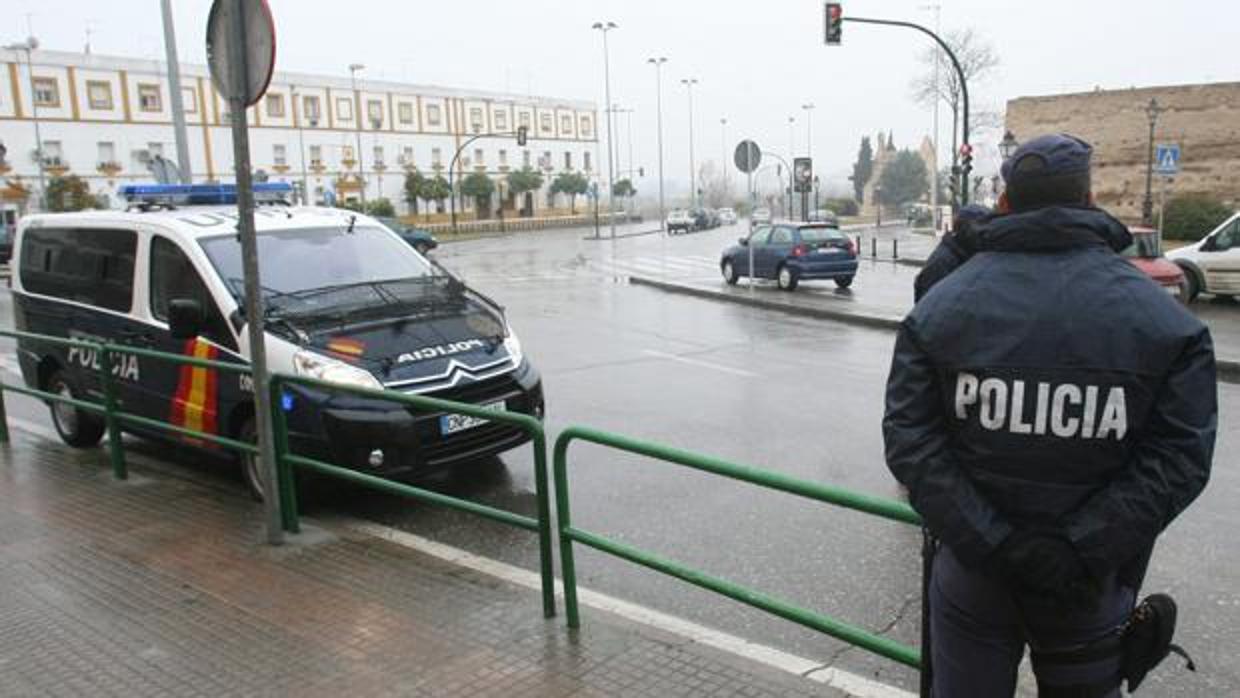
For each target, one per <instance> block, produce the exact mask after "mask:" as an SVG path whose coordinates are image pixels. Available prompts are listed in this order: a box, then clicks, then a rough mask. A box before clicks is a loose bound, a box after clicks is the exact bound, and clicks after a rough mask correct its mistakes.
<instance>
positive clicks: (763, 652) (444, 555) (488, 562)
mask: <svg viewBox="0 0 1240 698" xmlns="http://www.w3.org/2000/svg"><path fill="white" fill-rule="evenodd" d="M336 521H337V523H338V524H339V525H343V526H344V527H346V528H349V529H351V530H354V531H358V532H361V533H366V534H368V535H372V536H375V537H377V538H382V539H384V540H388V541H391V542H393V543H396V544H397V545H401V546H404V547H407V548H410V549H412V550H416V551H418V552H420V553H423V554H425V555H430V556H431V557H435V558H438V559H440V560H444V561H446V562H450V563H452V564H455V565H460V566H461V567H465V568H468V569H471V570H474V571H475V572H481V573H482V574H486V575H488V576H491V577H496V578H498V579H501V580H504V581H506V582H510V583H512V584H516V585H518V586H523V587H526V588H529V589H535V590H541V588H542V579H541V577H540V576H539V575H538V574H537V573H536V572H531V571H529V570H526V569H522V568H520V567H516V566H515V565H510V564H508V563H506V562H500V561H499V560H493V559H491V558H488V557H483V556H481V555H475V554H473V553H470V552H467V551H465V550H461V549H460V548H454V547H452V546H450V545H444V544H443V543H437V542H435V541H433V540H429V539H427V538H423V537H421V536H418V535H415V534H412V533H408V532H406V531H400V530H397V529H394V528H391V527H389V526H384V525H382V524H377V523H372V522H369V521H358V520H356V519H349V518H344V517H341V518H338V519H336ZM556 595H557V596H558V597H559V598H560V599H561V600H562V599H563V595H564V586H563V583H562V582H561V581H560V580H559V579H557V580H556ZM577 601H578V603H579V604H580V605H582V606H588V607H590V608H594V609H597V610H600V611H605V612H608V613H614V614H615V615H617V616H620V617H622V618H625V619H627V620H630V621H633V622H636V623H641V624H643V625H648V626H650V627H653V628H657V629H659V630H662V631H664V632H668V633H672V634H674V635H679V636H680V637H683V638H685V639H687V640H690V641H692V642H697V643H700V644H703V645H706V646H708V647H713V648H715V649H717V650H722V651H724V652H729V653H731V654H735V655H737V656H739V657H743V658H745V659H748V660H750V661H753V662H757V663H759V664H763V665H766V666H768V667H771V668H773V669H778V670H779V671H784V672H787V673H789V674H795V675H797V676H801V677H804V678H807V679H809V680H811V681H815V682H817V683H821V684H825V685H827V686H830V687H832V688H835V689H837V690H841V691H844V692H845V693H847V694H848V695H849V696H852V697H853V698H915V694H913V693H909V692H908V691H905V690H902V689H899V688H896V687H895V686H889V685H887V684H884V683H880V682H878V681H874V680H873V679H868V678H866V677H864V676H860V675H858V674H853V673H851V672H848V671H844V670H842V669H837V668H834V667H824V666H823V665H824V664H825V662H823V661H816V660H813V659H806V658H805V657H800V656H797V655H795V654H791V653H789V652H785V651H783V650H780V649H776V648H774V647H771V646H769V645H763V644H760V643H757V642H752V641H750V640H746V639H744V638H742V637H738V636H736V635H732V634H731V633H726V632H723V631H722V630H716V629H715V628H710V627H707V626H704V625H700V624H698V623H694V622H693V621H690V620H686V619H684V618H680V617H677V616H673V615H670V614H667V613H663V612H662V611H656V610H654V609H652V608H647V607H645V606H642V605H640V604H636V603H632V602H629V601H624V600H622V599H617V598H615V597H614V596H608V595H607V594H603V593H600V592H597V591H592V590H590V589H587V588H585V587H581V586H578V587H577Z"/></svg>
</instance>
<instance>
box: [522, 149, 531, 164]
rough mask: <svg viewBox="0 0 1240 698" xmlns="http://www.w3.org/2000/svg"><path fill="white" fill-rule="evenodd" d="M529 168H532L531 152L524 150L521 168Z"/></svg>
mask: <svg viewBox="0 0 1240 698" xmlns="http://www.w3.org/2000/svg"><path fill="white" fill-rule="evenodd" d="M529 166H530V151H528V150H523V151H521V167H529Z"/></svg>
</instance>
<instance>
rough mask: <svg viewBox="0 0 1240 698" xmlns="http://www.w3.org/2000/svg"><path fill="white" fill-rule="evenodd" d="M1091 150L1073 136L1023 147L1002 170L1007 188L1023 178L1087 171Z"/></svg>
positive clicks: (1035, 141)
mask: <svg viewBox="0 0 1240 698" xmlns="http://www.w3.org/2000/svg"><path fill="white" fill-rule="evenodd" d="M1093 152H1094V149H1093V146H1091V145H1090V144H1088V143H1086V142H1085V141H1083V140H1081V139H1080V138H1077V137H1076V136H1069V135H1068V134H1066V133H1055V134H1050V135H1046V136H1038V137H1037V138H1034V139H1033V140H1030V141H1026V142H1025V143H1022V144H1021V146H1020V147H1019V148H1017V149H1016V152H1015V153H1012V157H1010V158H1008V159H1007V160H1006V161H1005V162H1004V163H1003V167H1002V169H1001V172H1002V174H1003V181H1004V182H1007V184H1008V186H1012V185H1013V184H1016V183H1019V182H1020V181H1021V180H1023V179H1025V178H1027V177H1028V178H1037V177H1054V176H1062V175H1069V174H1079V173H1081V172H1088V171H1089V159H1090V156H1092V155H1093Z"/></svg>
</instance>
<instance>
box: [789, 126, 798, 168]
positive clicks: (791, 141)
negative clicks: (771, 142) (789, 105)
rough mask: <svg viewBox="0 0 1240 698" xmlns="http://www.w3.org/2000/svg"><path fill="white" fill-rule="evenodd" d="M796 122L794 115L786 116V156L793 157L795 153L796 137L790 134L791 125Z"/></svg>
mask: <svg viewBox="0 0 1240 698" xmlns="http://www.w3.org/2000/svg"><path fill="white" fill-rule="evenodd" d="M796 122H797V118H796V117H795V116H790V117H788V157H790V158H794V157H796V155H797V153H796V149H797V146H796V137H795V136H794V135H793V134H792V126H793V124H795V123H796Z"/></svg>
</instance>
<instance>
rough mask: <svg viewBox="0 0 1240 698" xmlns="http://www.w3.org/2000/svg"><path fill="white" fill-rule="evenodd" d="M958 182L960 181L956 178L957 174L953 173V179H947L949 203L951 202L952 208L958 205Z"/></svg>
mask: <svg viewBox="0 0 1240 698" xmlns="http://www.w3.org/2000/svg"><path fill="white" fill-rule="evenodd" d="M953 169H955V168H953ZM958 181H959V180H958V179H957V178H956V173H955V172H953V173H952V176H951V177H948V178H947V195H948V201H950V202H951V204H952V206H955V205H956V199H957V198H958V196H959V191H958V190H957V189H958V187H957V184H956V183H957V182H958Z"/></svg>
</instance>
